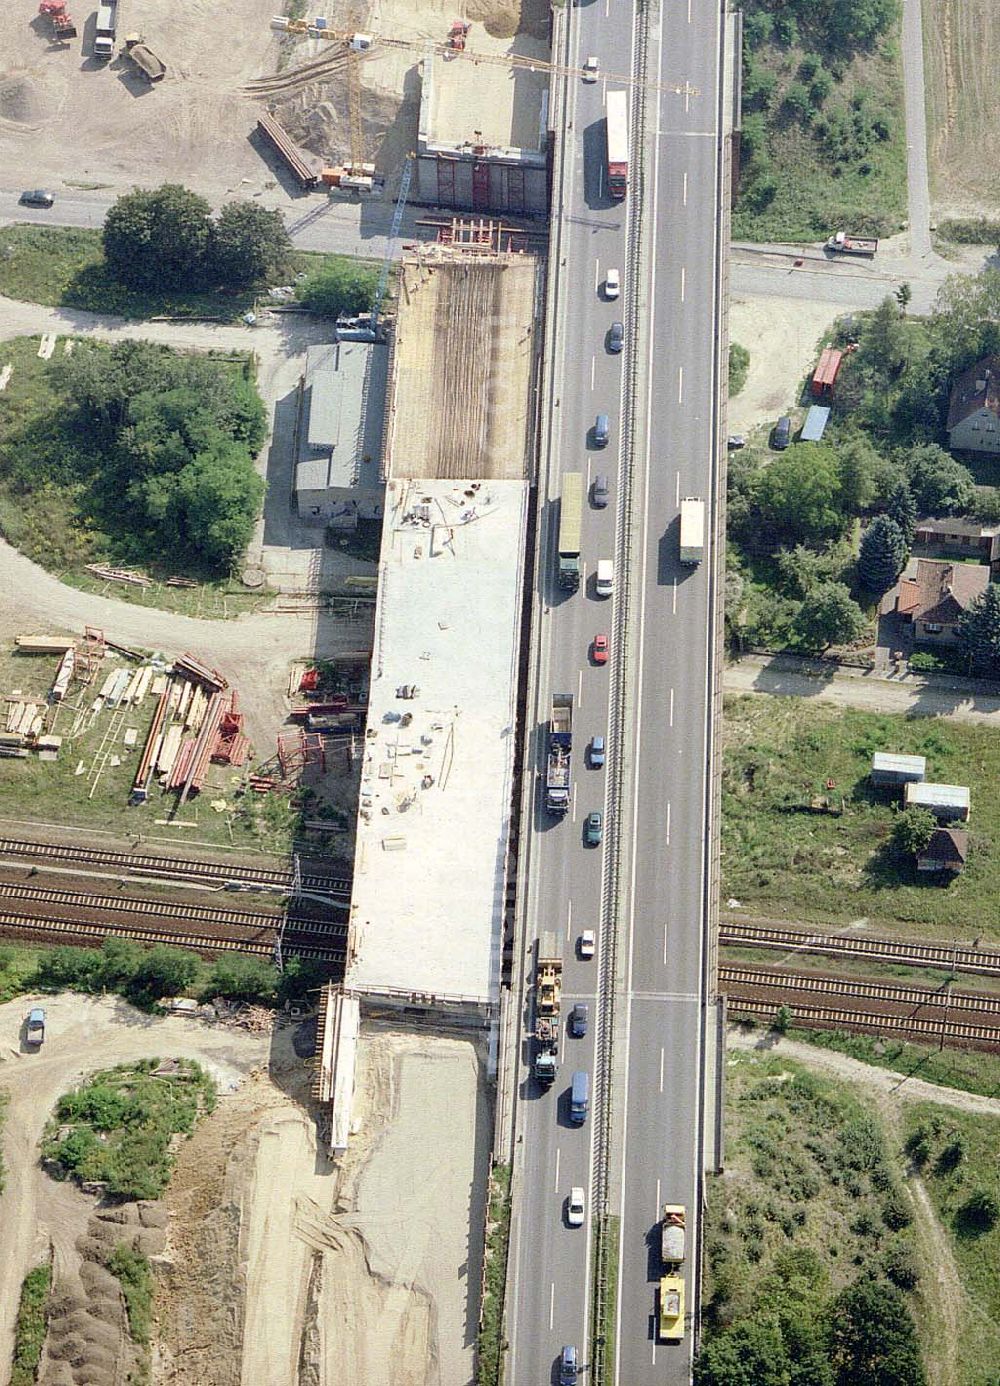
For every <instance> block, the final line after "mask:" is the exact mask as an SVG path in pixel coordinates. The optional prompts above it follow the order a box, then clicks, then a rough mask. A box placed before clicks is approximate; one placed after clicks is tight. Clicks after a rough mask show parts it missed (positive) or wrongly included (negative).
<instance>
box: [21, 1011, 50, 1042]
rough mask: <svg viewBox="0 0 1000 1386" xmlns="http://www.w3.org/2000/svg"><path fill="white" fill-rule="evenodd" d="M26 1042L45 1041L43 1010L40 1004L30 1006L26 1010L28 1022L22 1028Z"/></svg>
mask: <svg viewBox="0 0 1000 1386" xmlns="http://www.w3.org/2000/svg"><path fill="white" fill-rule="evenodd" d="M24 1038H25V1041H26V1043H28V1044H33V1045H36V1046H37V1045H40V1044H44V1042H45V1012H44V1011H43V1010H42V1008H41V1006H32V1008H31V1010H30V1011H29V1012H28V1022H27V1025H26V1026H25V1030H24Z"/></svg>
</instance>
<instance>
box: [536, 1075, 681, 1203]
mask: <svg viewBox="0 0 1000 1386" xmlns="http://www.w3.org/2000/svg"><path fill="white" fill-rule="evenodd" d="M660 1091H661V1092H662V1091H663V1089H662V1088H661V1089H660ZM561 1154H562V1151H561V1150H560V1149H559V1147H558V1146H556V1177H555V1182H554V1184H553V1187H554V1189H555V1191H556V1193H558V1192H559V1157H560V1155H561Z"/></svg>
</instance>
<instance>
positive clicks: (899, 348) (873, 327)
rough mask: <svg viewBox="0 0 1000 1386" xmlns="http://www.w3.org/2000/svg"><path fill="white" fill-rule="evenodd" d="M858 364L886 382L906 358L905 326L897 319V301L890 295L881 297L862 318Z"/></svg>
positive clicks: (892, 378) (892, 377)
mask: <svg viewBox="0 0 1000 1386" xmlns="http://www.w3.org/2000/svg"><path fill="white" fill-rule="evenodd" d="M857 355H858V365H859V366H860V367H861V368H862V369H863V370H868V371H870V372H872V374H873V375H874V376H875V377H876V378H877V379H878V380H879V381H880V382H882V383H883V385H886V384H888V382H889V381H891V380H894V379H895V377H896V376H897V375H898V374H899V372H900V370H901V369H902V367H903V364H904V362H905V361H906V328H905V327H904V325H903V323H902V322H901V320H900V316H899V304H898V303H897V302H896V299H895V298H893V297H892V296H890V297H888V298H884V299H883V300H882V302H881V303H880V304H879V306H878V307H877V308H876V309H875V310H874V312H873V313H871V314H870V316H869V317H867V318H866V319H865V321H864V324H863V326H862V328H861V339H860V342H859V344H858V353H857Z"/></svg>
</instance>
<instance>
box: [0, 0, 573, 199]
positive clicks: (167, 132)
mask: <svg viewBox="0 0 1000 1386" xmlns="http://www.w3.org/2000/svg"><path fill="white" fill-rule="evenodd" d="M37 8H38V7H37V3H36V0H8V3H7V4H6V5H4V6H3V7H0V54H2V55H3V56H2V58H0V165H2V166H3V168H4V171H5V175H6V177H7V181H8V182H9V184H10V185H11V186H17V185H18V184H20V185H21V186H24V187H34V186H35V185H38V184H52V185H55V186H56V187H57V188H58V186H59V184H60V183H62V184H63V185H65V186H70V187H99V186H112V187H117V186H120V187H123V188H124V187H128V186H130V185H131V184H133V183H138V184H143V185H150V184H154V183H159V182H168V181H174V182H183V183H187V184H189V185H191V186H194V187H195V188H196V189H197V191H199V192H200V193H202V194H203V195H205V196H206V197H208V198H209V200H210V201H213V202H219V201H221V200H222V199H223V198H224V197H225V196H226V195H227V194H233V193H238V194H239V195H240V196H242V197H249V196H259V195H261V194H267V193H268V192H270V191H272V190H274V189H275V188H276V187H277V186H278V185H279V184H280V182H281V177H280V175H279V174H278V173H277V172H276V170H275V169H274V167H273V166H272V165H271V163H270V162H269V161H265V159H264V158H262V157H261V154H260V153H259V152H258V151H257V150H256V149H255V148H254V146H253V145H252V144H251V143H250V136H251V134H252V133H253V131H254V127H255V124H256V120H257V116H258V115H259V114H260V111H261V110H262V109H263V108H264V106H265V105H267V106H272V107H273V108H274V109H275V113H276V114H277V116H278V118H279V120H281V121H282V123H283V124H285V125H286V127H287V128H288V129H289V131H290V133H291V134H292V135H293V137H294V138H295V139H297V140H298V141H300V142H301V144H302V145H303V146H304V147H305V148H307V149H309V150H311V151H312V152H313V153H314V154H315V155H317V156H318V159H319V162H320V163H323V164H325V163H333V164H336V163H340V162H341V161H342V160H343V159H344V158H345V157H347V155H348V153H349V146H350V134H349V131H350V117H349V113H348V104H349V102H348V83H347V80H346V66H345V63H344V61H343V60H342V59H341V58H339V57H338V53H337V51H336V50H337V48H338V47H339V45H335V44H333V43H330V42H328V41H322V40H295V39H292V38H288V37H280V36H279V35H277V34H276V33H274V32H273V31H272V30H271V28H270V20H271V17H272V15H274V14H275V13H278V12H280V11H281V10H282V6H281V5H279V4H275V3H274V0H184V3H183V4H174V5H163V4H157V3H156V2H155V0H122V3H121V4H120V5H119V14H120V15H121V20H120V34H119V38H121V37H122V36H123V35H124V33H125V32H126V31H140V32H142V33H143V34H144V35H145V37H146V39H147V40H148V42H149V44H150V46H151V47H152V48H153V50H154V52H155V53H156V54H157V55H158V56H159V57H160V58H161V59H162V60H163V62H164V63H165V64H166V67H167V76H166V78H165V79H164V80H163V81H162V82H160V83H158V84H157V85H156V86H155V87H151V86H150V85H149V84H148V83H147V82H146V81H145V80H144V79H143V78H141V77H139V76H138V75H137V74H136V73H135V71H134V69H133V67H132V64H131V63H130V62H129V61H128V60H127V59H126V58H121V57H118V58H115V59H114V60H113V61H112V62H111V63H109V64H104V63H100V62H97V61H95V60H94V58H93V57H92V51H93V31H94V22H95V18H96V5H91V4H87V5H84V4H82V3H80V4H74V3H73V0H70V4H69V6H68V8H69V9H70V11H71V12H72V13H73V15H74V17H75V19H76V23H77V28H78V31H79V35H78V37H77V38H76V39H72V40H70V41H69V43H68V44H66V45H63V46H53V45H52V44H50V42H49V37H48V27H47V25H46V24H44V22H43V21H42V20H41V19H39V17H38V13H37ZM320 8H322V9H323V13H324V14H326V16H327V18H328V19H329V20H330V23H331V26H332V27H333V28H336V29H343V30H345V31H355V30H359V29H360V30H366V31H370V32H372V33H374V34H376V35H378V34H386V35H391V36H392V37H393V38H395V39H404V40H410V41H412V42H413V45H414V46H413V48H412V49H402V50H392V49H383V50H381V51H379V52H376V53H373V54H372V55H371V56H370V57H367V58H366V59H365V60H364V61H363V62H362V64H361V84H362V127H363V135H364V146H365V148H364V157H365V158H367V159H369V160H372V161H374V162H375V163H376V164H377V166H378V168H379V170H380V172H383V173H385V174H387V175H388V177H389V178H390V180H391V179H392V177H393V175H394V174H396V173H398V171H399V169H400V168H401V167H402V163H403V160H404V158H405V156H406V154H407V152H408V151H409V150H411V149H412V148H413V147H414V145H415V141H416V135H417V123H418V116H419V106H420V84H419V80H418V78H417V73H416V68H417V65H418V64H419V62H420V58H421V45H422V41H423V40H427V39H432V40H435V41H438V42H440V41H442V40H443V39H444V38H445V37H446V36H447V32H448V29H449V27H450V25H451V22H452V21H453V20H454V19H457V18H460V17H465V18H467V19H468V20H469V21H470V22H472V26H473V27H472V32H471V33H470V35H469V38H468V47H469V49H470V50H471V49H477V48H478V50H479V51H481V52H495V53H501V52H505V51H509V50H512V51H517V52H521V51H523V52H525V53H528V54H531V55H533V56H536V57H537V56H547V54H546V53H545V52H544V47H545V42H546V41H547V38H548V8H547V6H544V5H542V4H541V3H540V0H467V3H466V4H465V5H462V4H461V3H458V4H455V5H452V4H451V3H450V0H374V3H372V4H366V3H365V2H364V0H358V3H354V0H336V3H331V4H328V5H326V6H325V7H320ZM315 12H316V11H315V9H312V10H309V13H310V14H312V13H315ZM515 35H516V36H517V37H516V38H515ZM511 38H515V42H514V44H513V45H511V44H510V43H509V42H507V41H508V40H510V39H511ZM317 60H322V62H323V68H322V71H320V72H319V73H315V74H312V76H309V75H306V74H303V78H302V80H295V79H294V77H293V78H292V80H291V81H287V80H284V79H285V78H287V77H288V76H289V75H290V74H292V70H293V69H294V68H297V67H302V66H304V65H306V64H311V63H314V62H316V61H317ZM477 72H478V74H479V75H478V76H477V79H476V80H477V83H478V86H479V88H480V90H481V88H482V84H483V82H484V80H485V81H486V84H487V87H489V85H490V81H491V80H492V77H493V73H494V69H492V68H485V69H477ZM495 72H496V74H498V75H497V81H498V83H499V82H502V83H503V84H504V87H509V85H510V74H509V73H508V72H505V71H504V70H503V69H502V68H496V69H495ZM279 73H280V74H281V77H282V81H281V82H279V83H277V84H274V83H272V84H270V85H268V86H263V87H258V88H257V89H256V92H255V93H254V92H251V91H249V90H248V89H247V88H248V84H252V83H254V82H255V81H256V80H257V79H259V78H261V77H273V76H275V75H276V74H279ZM486 73H488V74H489V77H488V78H486V77H485V76H484V74H486ZM497 91H498V93H501V94H502V89H501V87H499V86H498V87H497ZM487 104H489V103H487ZM470 124H471V125H475V124H476V120H475V119H474V118H473V117H472V116H471V115H470ZM68 132H71V133H72V137H71V138H70V137H68ZM470 137H471V129H470ZM390 190H391V189H390ZM293 191H294V189H293Z"/></svg>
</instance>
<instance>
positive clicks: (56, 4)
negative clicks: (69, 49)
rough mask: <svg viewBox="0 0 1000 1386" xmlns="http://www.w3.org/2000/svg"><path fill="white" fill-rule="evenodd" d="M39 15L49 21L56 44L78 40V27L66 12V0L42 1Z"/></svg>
mask: <svg viewBox="0 0 1000 1386" xmlns="http://www.w3.org/2000/svg"><path fill="white" fill-rule="evenodd" d="M38 13H39V14H40V15H44V16H45V18H46V19H48V21H49V26H50V28H51V31H52V38H53V41H54V42H56V43H63V42H65V41H66V40H67V39H71V38H76V25H75V24H74V23H73V20H72V18H71V17H70V15H69V14H67V12H66V0H42V3H41V4H40V5H39V6H38Z"/></svg>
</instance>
